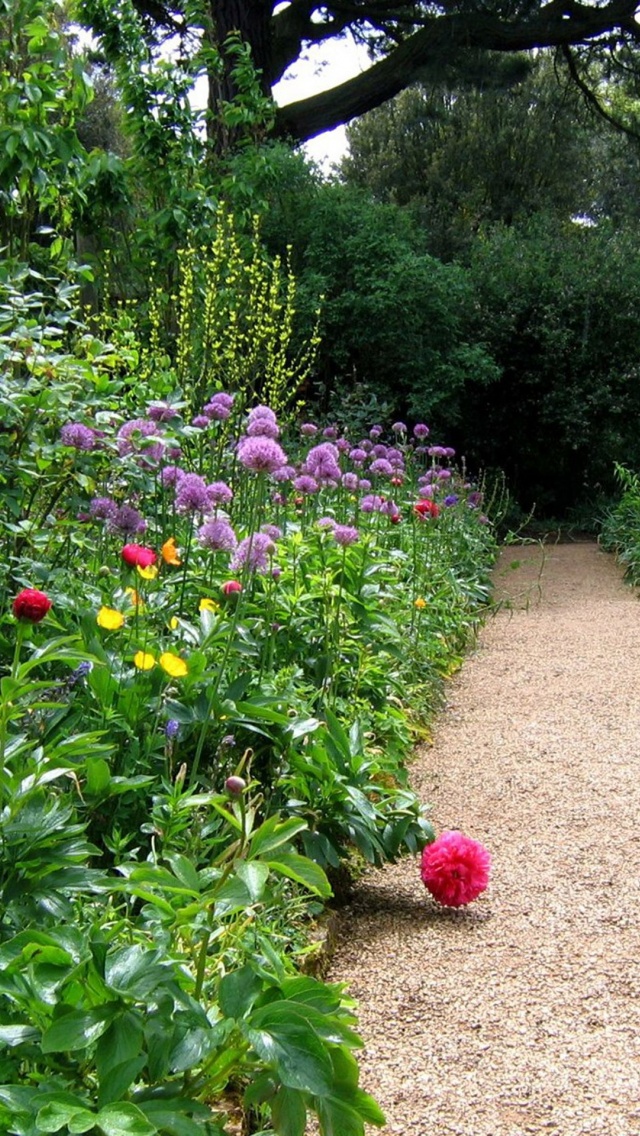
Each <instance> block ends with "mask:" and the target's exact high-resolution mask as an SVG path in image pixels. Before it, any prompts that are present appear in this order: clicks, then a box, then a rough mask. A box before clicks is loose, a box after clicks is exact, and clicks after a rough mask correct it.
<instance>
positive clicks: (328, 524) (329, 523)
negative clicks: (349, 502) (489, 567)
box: [316, 517, 336, 529]
mask: <svg viewBox="0 0 640 1136" xmlns="http://www.w3.org/2000/svg"><path fill="white" fill-rule="evenodd" d="M316 524H317V526H318V528H319V529H334V528H335V527H336V522H335V520H334V518H333V517H320V518H319V520H317V521H316Z"/></svg>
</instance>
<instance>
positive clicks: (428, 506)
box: [413, 501, 440, 520]
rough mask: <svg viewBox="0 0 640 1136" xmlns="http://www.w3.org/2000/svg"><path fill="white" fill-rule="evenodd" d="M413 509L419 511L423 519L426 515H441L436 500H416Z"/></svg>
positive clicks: (415, 511)
mask: <svg viewBox="0 0 640 1136" xmlns="http://www.w3.org/2000/svg"><path fill="white" fill-rule="evenodd" d="M413 511H414V513H417V514H418V516H419V517H421V518H422V520H424V519H425V517H437V516H439V515H440V509H439V508H438V506H437V505H436V503H435V501H416V503H415V505H414V506H413Z"/></svg>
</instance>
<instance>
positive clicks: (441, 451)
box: [427, 446, 447, 458]
mask: <svg viewBox="0 0 640 1136" xmlns="http://www.w3.org/2000/svg"><path fill="white" fill-rule="evenodd" d="M427 453H428V454H429V457H432V458H446V456H447V450H446V447H445V446H429V449H428V450H427Z"/></svg>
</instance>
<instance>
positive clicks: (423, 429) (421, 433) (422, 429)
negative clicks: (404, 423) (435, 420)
mask: <svg viewBox="0 0 640 1136" xmlns="http://www.w3.org/2000/svg"><path fill="white" fill-rule="evenodd" d="M413 436H414V438H428V437H429V427H428V426H425V424H424V422H416V424H415V426H414V427H413Z"/></svg>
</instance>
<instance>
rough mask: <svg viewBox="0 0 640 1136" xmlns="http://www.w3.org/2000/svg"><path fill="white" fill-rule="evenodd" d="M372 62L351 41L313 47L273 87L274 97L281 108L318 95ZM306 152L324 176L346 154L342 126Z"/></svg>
mask: <svg viewBox="0 0 640 1136" xmlns="http://www.w3.org/2000/svg"><path fill="white" fill-rule="evenodd" d="M370 66H371V61H370V59H369V57H368V55H367V52H366V50H365V49H364V48H363V47H360V46H359V45H358V44H355V43H354V42H353V40H352V39H351V37H350V36H349V37H347V38H346V39H340V40H334V41H332V42H329V43H326V44H319V45H318V46H313V47H311V48H309V50H308V51H307V52H306V53H305V55H304V57H302V58H301V59H299V60H298V61H297V63H296V64H295V66H294V67H292V68H291V71H290V72H288V73H287V75H286V76H285V78H284V79H282V80H281V81H280V82H279V83H278V85H277V86H276V87H274V89H273V95H274V98H275V100H276V102H277V103H278V104H279V105H280V106H286V104H287V103H294V102H297V101H298V99H303V98H306V97H308V96H310V95H317V94H319V93H320V91H327V90H329V89H330V88H331V87H337V86H338V84H339V83H344V82H345V81H346V80H347V79H352V78H353V77H354V75H358V74H359V73H360V72H361V71H366V69H367V67H370ZM304 149H305V152H306V153H307V154H308V155H309V157H310V158H312V159H313V160H314V161H316V162H318V163H319V164H320V165H321V166H322V167H323V168H324V169H325V170H326V171H327V172H328V171H329V170H330V168H331V165H332V164H333V163H334V162H338V161H340V159H341V158H342V157H343V155H344V154H345V152H346V150H347V139H346V132H345V128H344V126H337V127H336V129H335V130H328V131H327V132H326V133H325V134H319V135H318V136H317V138H312V139H311V141H310V142H307V143H306V144H305V147H304Z"/></svg>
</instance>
